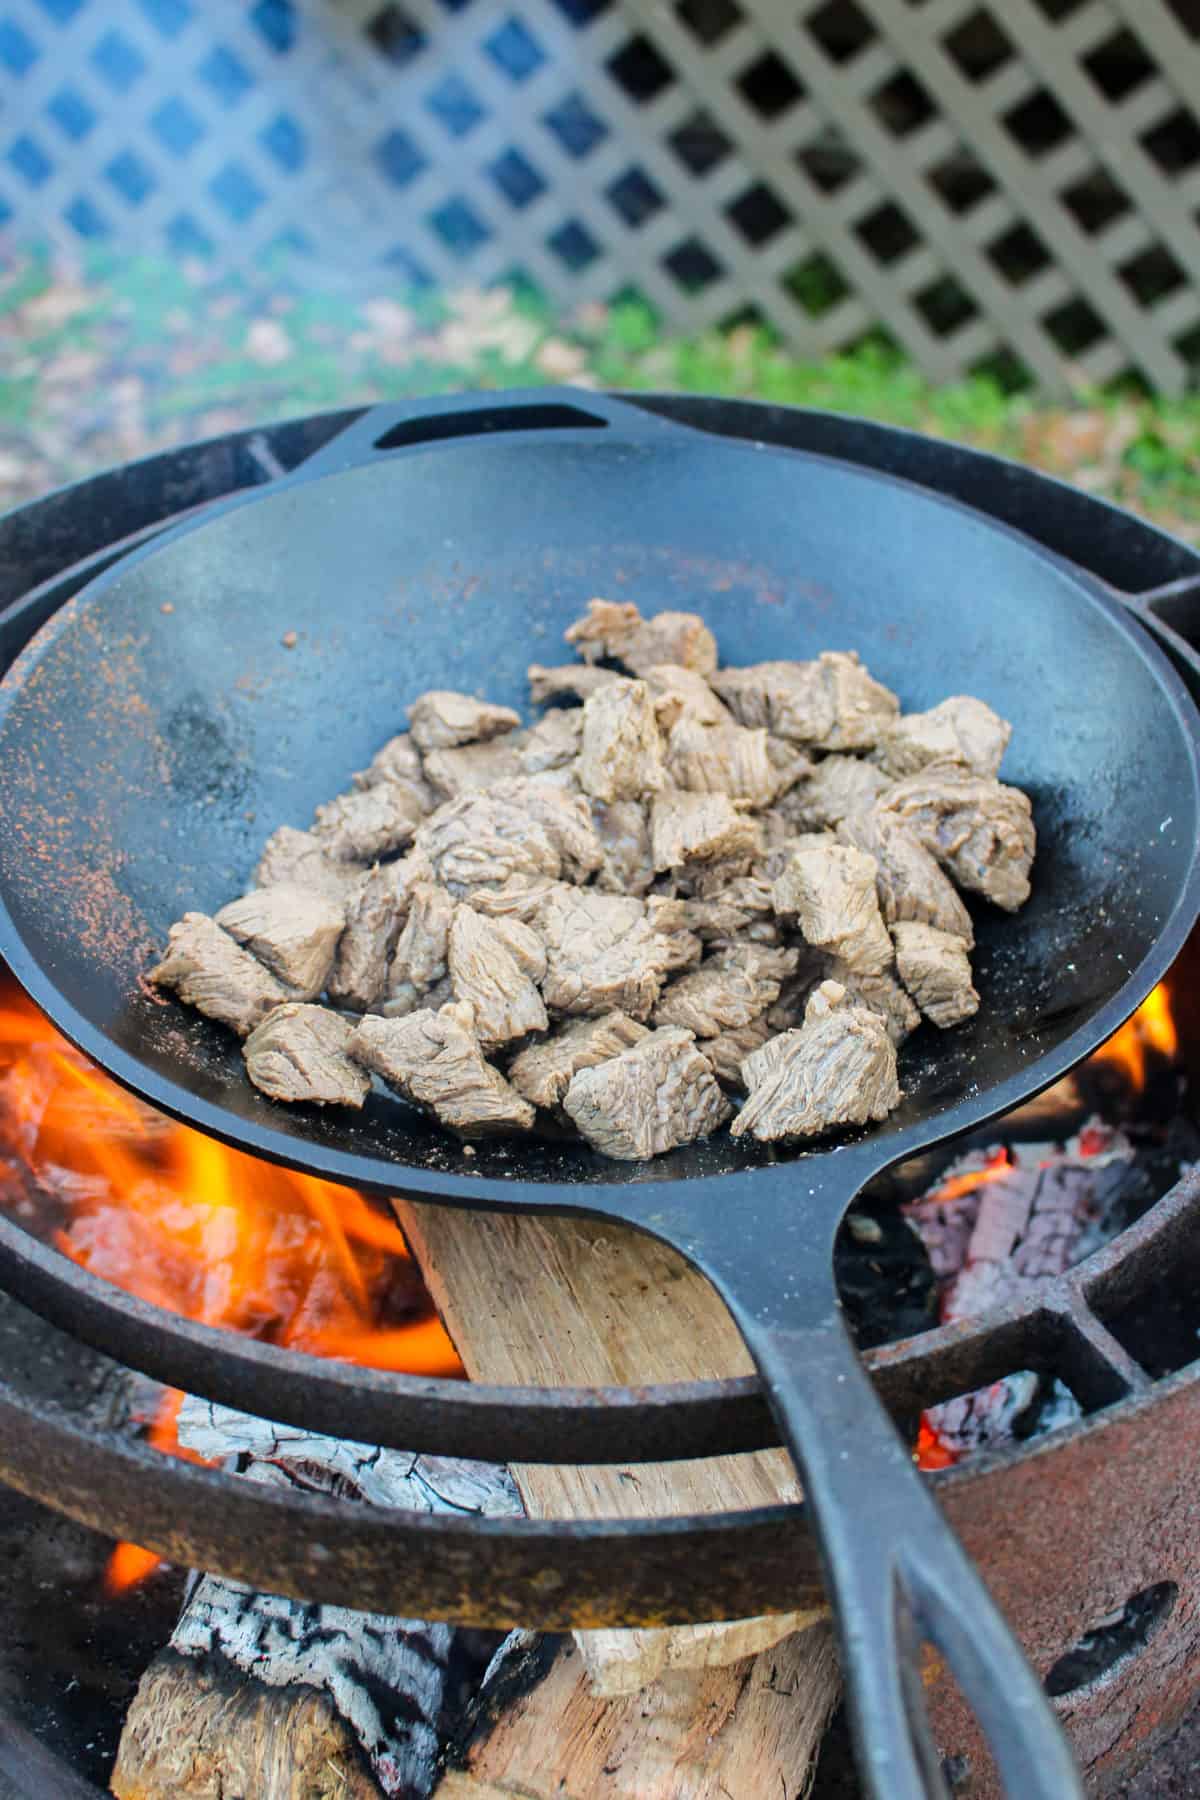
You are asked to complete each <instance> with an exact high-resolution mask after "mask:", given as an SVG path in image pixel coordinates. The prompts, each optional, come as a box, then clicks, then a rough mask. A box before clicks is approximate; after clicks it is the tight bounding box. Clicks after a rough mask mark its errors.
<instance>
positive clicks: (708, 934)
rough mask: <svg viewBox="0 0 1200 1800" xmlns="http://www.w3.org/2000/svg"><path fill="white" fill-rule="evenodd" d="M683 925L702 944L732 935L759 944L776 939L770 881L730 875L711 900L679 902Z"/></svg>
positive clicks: (722, 941) (760, 877)
mask: <svg viewBox="0 0 1200 1800" xmlns="http://www.w3.org/2000/svg"><path fill="white" fill-rule="evenodd" d="M680 904H681V906H682V908H683V911H682V914H681V915H680V916H681V918H682V920H683V924H684V927H685V928H686V929H687V930H688V931H694V932H695V933H696V936H697V937H699V938H700V939H702V940H703V942H704V943H706V944H722V943H730V942H732V941H733V940H734V939H735V938H741V939H743V940H749V941H752V942H754V943H760V944H774V943H777V942H778V941H779V927H778V925H777V924H776V922H775V902H774V896H773V894H772V890H771V883H770V882H769V881H767V880H765V879H764V878H763V877H762V876H761V875H733V876H730V877H729V879H728V881H727V882H726V883H725V885H724V888H723V890H722V891H721V892H719V893H718V894H716V895H715V896H714V898H712V899H711V900H702V899H685V900H683V901H681V902H680Z"/></svg>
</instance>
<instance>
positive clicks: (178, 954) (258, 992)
mask: <svg viewBox="0 0 1200 1800" xmlns="http://www.w3.org/2000/svg"><path fill="white" fill-rule="evenodd" d="M150 980H151V981H153V982H154V984H155V985H156V986H157V987H162V988H170V989H171V990H172V992H173V993H176V994H178V996H179V998H180V999H181V1000H183V1001H185V1002H186V1004H187V1005H188V1006H194V1007H195V1008H196V1010H197V1012H202V1013H204V1014H205V1015H206V1016H207V1017H208V1018H210V1019H216V1021H217V1022H218V1024H220V1025H228V1026H229V1027H230V1029H231V1030H232V1031H236V1032H237V1034H238V1036H239V1037H245V1036H246V1034H247V1032H250V1031H253V1030H254V1027H255V1026H256V1025H257V1024H258V1022H259V1020H260V1019H263V1018H265V1017H266V1015H267V1014H268V1013H269V1012H270V1010H271V1008H272V1007H273V1006H279V1005H280V1004H281V1002H283V1001H284V1000H291V999H292V998H294V996H293V995H292V994H291V992H290V991H289V990H288V989H287V988H286V987H285V986H284V985H283V983H282V981H277V980H276V978H275V977H274V975H272V974H271V972H270V970H269V969H264V968H263V966H262V964H261V963H260V962H259V961H258V959H257V957H254V956H251V954H250V952H249V951H248V950H243V949H242V946H241V945H240V944H239V943H237V942H235V940H234V939H233V938H231V937H230V935H229V933H228V932H227V931H222V930H221V927H220V926H219V925H218V924H217V922H216V920H215V919H210V918H209V916H208V914H207V913H200V912H188V913H184V915H183V917H182V919H180V920H179V921H178V922H177V923H176V924H174V925H172V927H171V929H170V931H169V932H168V933H167V954H166V955H165V956H164V957H163V959H162V961H161V962H160V963H159V965H158V967H157V968H154V969H151V971H150Z"/></svg>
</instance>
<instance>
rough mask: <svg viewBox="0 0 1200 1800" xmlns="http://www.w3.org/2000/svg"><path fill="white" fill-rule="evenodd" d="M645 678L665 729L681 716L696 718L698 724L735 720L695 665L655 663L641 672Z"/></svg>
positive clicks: (728, 723) (660, 726)
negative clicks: (689, 667)
mask: <svg viewBox="0 0 1200 1800" xmlns="http://www.w3.org/2000/svg"><path fill="white" fill-rule="evenodd" d="M642 680H643V681H644V682H645V683H646V686H647V687H648V688H649V689H650V692H651V694H653V696H654V714H655V717H656V718H657V720H658V723H659V728H660V730H662V731H670V729H671V727H672V726H673V725H674V724H675V722H676V720H678V719H681V718H689V719H694V720H695V722H696V723H697V725H732V724H733V714H732V713H731V712H730V710H729V708H728V707H727V706H725V705H723V704H722V702H721V701H720V700H718V699H717V696H716V695H715V694H714V693H713V691H712V689H711V687H710V686H709V685H708V682H707V681H706V680H705V679H704V677H703V675H700V674H698V673H697V671H696V670H695V669H685V668H683V667H682V666H681V664H679V663H654V664H652V666H651V667H650V668H648V669H645V670H644V671H643V672H642Z"/></svg>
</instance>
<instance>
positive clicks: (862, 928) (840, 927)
mask: <svg viewBox="0 0 1200 1800" xmlns="http://www.w3.org/2000/svg"><path fill="white" fill-rule="evenodd" d="M774 894H775V910H776V912H779V913H783V914H785V915H788V916H791V915H794V916H795V919H796V922H797V924H798V925H799V927H800V930H801V932H802V933H803V936H804V940H805V942H806V943H809V944H814V945H816V947H817V948H818V949H821V950H828V951H830V952H831V953H832V954H833V955H834V956H840V957H841V958H842V960H843V961H844V962H845V963H846V964H847V965H848V966H849V967H850V968H851V969H853V970H855V972H856V973H858V974H866V975H870V974H879V973H881V972H882V971H883V970H884V969H889V968H890V967H891V965H892V940H891V939H890V937H889V936H888V932H887V926H886V925H885V924H884V922H883V916H882V914H881V913H880V911H879V901H878V899H877V897H876V893H875V859H874V857H873V856H866V855H864V853H863V852H862V851H861V850H854V849H851V848H850V846H849V845H847V844H836V843H835V844H830V845H826V844H825V843H823V842H818V843H815V844H811V847H810V840H808V839H805V838H801V839H800V841H799V845H798V847H797V848H796V849H794V850H792V851H791V853H790V854H789V856H788V859H787V863H786V866H785V867H784V870H783V873H782V874H781V875H780V876H779V878H778V880H777V881H776V883H775V888H774Z"/></svg>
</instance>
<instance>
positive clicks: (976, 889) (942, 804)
mask: <svg viewBox="0 0 1200 1800" xmlns="http://www.w3.org/2000/svg"><path fill="white" fill-rule="evenodd" d="M880 805H881V807H882V808H883V809H884V810H885V811H886V812H889V813H892V814H894V815H895V817H896V818H898V819H902V820H903V821H904V823H905V824H906V825H907V826H908V828H909V830H910V831H912V832H913V834H914V835H915V836H916V837H917V838H918V839H919V840H920V842H921V843H922V844H924V846H925V848H926V849H927V850H928V851H929V854H930V855H931V856H935V857H936V858H937V860H938V862H940V863H941V864H942V866H943V867H944V868H947V869H949V871H950V873H951V875H953V877H954V879H955V881H957V883H958V885H959V887H963V888H969V889H970V890H971V892H972V893H976V894H982V895H983V896H984V897H985V898H986V899H988V900H991V901H994V903H995V904H996V905H997V906H1002V907H1003V908H1004V909H1005V911H1006V912H1016V910H1017V908H1018V907H1019V906H1024V904H1025V902H1026V900H1028V898H1029V870H1030V866H1031V864H1032V862H1033V854H1034V850H1035V848H1036V846H1037V834H1036V832H1035V831H1034V827H1033V808H1032V807H1031V806H1030V804H1029V796H1028V795H1027V794H1023V793H1022V792H1021V791H1020V789H1019V788H1013V787H1005V786H1004V785H1003V783H1001V782H999V781H988V780H985V779H984V778H983V777H981V776H978V775H967V774H960V773H959V772H958V771H957V770H955V771H952V772H948V771H946V770H944V769H929V770H927V771H926V772H925V774H923V775H912V776H910V777H909V778H908V779H907V780H906V781H899V782H897V783H896V786H895V787H894V788H892V789H891V790H890V791H889V792H888V793H887V794H885V795H884V797H883V799H882V800H881V801H880Z"/></svg>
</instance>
